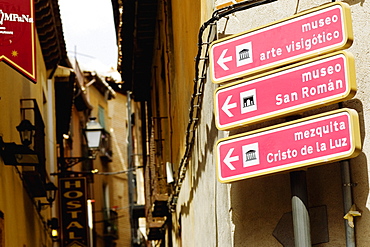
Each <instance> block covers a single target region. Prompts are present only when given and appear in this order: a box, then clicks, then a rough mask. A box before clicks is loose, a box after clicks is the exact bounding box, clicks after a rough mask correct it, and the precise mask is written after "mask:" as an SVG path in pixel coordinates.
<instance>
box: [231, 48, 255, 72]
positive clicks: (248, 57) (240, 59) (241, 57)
mask: <svg viewBox="0 0 370 247" xmlns="http://www.w3.org/2000/svg"><path fill="white" fill-rule="evenodd" d="M235 52H236V54H235V57H236V58H237V59H236V67H240V66H243V65H246V64H249V63H253V56H252V55H253V54H252V42H248V43H244V44H241V45H238V46H236V47H235Z"/></svg>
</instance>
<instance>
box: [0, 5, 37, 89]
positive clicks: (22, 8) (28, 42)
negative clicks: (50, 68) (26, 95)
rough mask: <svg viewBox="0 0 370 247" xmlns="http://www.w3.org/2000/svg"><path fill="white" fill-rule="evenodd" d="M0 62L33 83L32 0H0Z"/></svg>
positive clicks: (33, 37)
mask: <svg viewBox="0 0 370 247" xmlns="http://www.w3.org/2000/svg"><path fill="white" fill-rule="evenodd" d="M0 61H4V62H6V63H7V64H8V65H10V66H11V67H13V68H14V69H16V70H17V71H18V72H20V73H21V74H22V75H24V76H26V77H27V78H29V79H30V80H32V81H33V82H36V44H35V11H34V1H33V0H0Z"/></svg>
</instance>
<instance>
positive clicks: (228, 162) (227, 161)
mask: <svg viewBox="0 0 370 247" xmlns="http://www.w3.org/2000/svg"><path fill="white" fill-rule="evenodd" d="M233 152H234V148H230V150H229V152H227V154H226V157H225V159H224V163H225V165H227V167H229V168H230V170H235V169H236V168H235V167H234V166H233V165H232V164H231V162H234V161H238V160H239V156H233V157H231V155H232V154H233Z"/></svg>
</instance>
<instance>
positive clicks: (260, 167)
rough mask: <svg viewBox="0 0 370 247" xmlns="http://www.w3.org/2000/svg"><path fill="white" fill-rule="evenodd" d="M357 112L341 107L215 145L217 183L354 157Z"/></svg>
mask: <svg viewBox="0 0 370 247" xmlns="http://www.w3.org/2000/svg"><path fill="white" fill-rule="evenodd" d="M360 149H361V143H360V131H359V120H358V114H357V112H356V111H355V110H352V109H341V110H336V111H332V112H328V113H324V114H320V115H318V116H312V117H309V118H305V119H302V120H297V121H293V122H292V123H285V124H281V125H277V126H272V127H268V128H265V129H261V130H257V131H253V132H250V133H246V134H241V135H237V136H232V137H228V138H224V139H221V140H219V141H218V143H217V145H216V153H217V154H216V157H217V158H216V159H217V172H218V179H219V180H220V182H231V181H236V180H240V179H245V178H252V177H257V176H263V175H268V174H272V173H276V172H281V171H286V170H292V169H297V168H301V167H307V166H313V165H319V164H324V163H329V162H333V161H338V160H342V159H346V158H351V157H354V156H356V155H357V154H358V153H359V152H360Z"/></svg>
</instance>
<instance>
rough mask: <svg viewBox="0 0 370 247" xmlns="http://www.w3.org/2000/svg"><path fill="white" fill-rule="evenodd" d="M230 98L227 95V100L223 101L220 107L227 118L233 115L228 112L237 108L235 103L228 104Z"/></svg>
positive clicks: (230, 96)
mask: <svg viewBox="0 0 370 247" xmlns="http://www.w3.org/2000/svg"><path fill="white" fill-rule="evenodd" d="M232 97H233V96H232V95H229V96H228V97H227V99H226V100H225V103H224V104H223V105H222V107H221V109H222V110H223V111H224V112H225V113H226V115H227V116H228V117H233V116H234V114H232V113H231V112H230V109H233V108H235V107H236V106H237V105H236V103H235V102H234V103H231V104H230V100H231V98H232Z"/></svg>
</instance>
